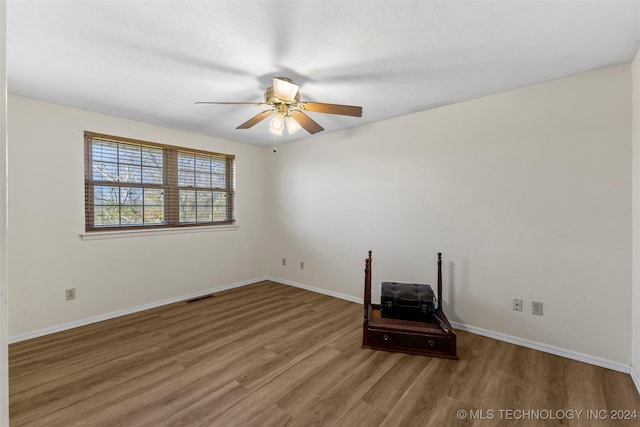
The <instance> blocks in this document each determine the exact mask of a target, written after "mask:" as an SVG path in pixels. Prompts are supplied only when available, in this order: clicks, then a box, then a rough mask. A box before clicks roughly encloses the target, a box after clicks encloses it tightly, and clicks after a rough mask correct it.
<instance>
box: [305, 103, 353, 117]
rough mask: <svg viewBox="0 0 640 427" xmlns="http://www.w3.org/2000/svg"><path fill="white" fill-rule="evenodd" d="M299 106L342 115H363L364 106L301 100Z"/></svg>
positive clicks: (313, 110) (314, 110)
mask: <svg viewBox="0 0 640 427" xmlns="http://www.w3.org/2000/svg"><path fill="white" fill-rule="evenodd" d="M298 107H300V108H302V109H303V110H307V111H312V112H314V113H327V114H339V115H341V116H352V117H362V107H357V106H355V105H340V104H324V103H322V102H299V103H298Z"/></svg>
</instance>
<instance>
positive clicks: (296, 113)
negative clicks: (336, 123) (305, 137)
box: [289, 110, 324, 135]
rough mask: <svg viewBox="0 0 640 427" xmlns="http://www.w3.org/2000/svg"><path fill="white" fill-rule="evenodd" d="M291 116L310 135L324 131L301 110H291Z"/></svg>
mask: <svg viewBox="0 0 640 427" xmlns="http://www.w3.org/2000/svg"><path fill="white" fill-rule="evenodd" d="M289 116H290V117H292V118H293V119H294V120H295V121H296V122H298V123H299V124H300V126H302V127H303V128H304V130H306V131H307V132H309V133H310V134H312V135H313V134H314V133H318V132H321V131H323V130H324V128H323V127H322V126H320V125H319V124H318V123H316V122H315V121H314V120H313V119H312V118H311V117H309V116H307V115H306V114H305V113H303V112H302V111H300V110H290V111H289Z"/></svg>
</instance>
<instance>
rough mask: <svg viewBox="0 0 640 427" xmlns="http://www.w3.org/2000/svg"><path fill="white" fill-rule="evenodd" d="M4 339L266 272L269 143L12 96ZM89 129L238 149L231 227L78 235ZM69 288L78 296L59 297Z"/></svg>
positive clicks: (209, 147) (164, 141) (215, 148)
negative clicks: (117, 236) (87, 238)
mask: <svg viewBox="0 0 640 427" xmlns="http://www.w3.org/2000/svg"><path fill="white" fill-rule="evenodd" d="M8 101H9V104H8V129H9V140H10V142H11V144H10V149H9V163H10V165H11V169H10V175H9V180H10V196H9V197H10V198H9V202H10V205H9V206H10V209H9V220H10V223H11V227H10V230H9V241H10V251H11V257H10V269H9V278H10V283H11V289H10V291H11V305H10V310H9V311H10V313H9V316H10V317H9V335H10V337H15V336H20V335H22V334H28V333H34V331H39V330H43V329H47V328H51V327H56V326H57V325H64V324H67V323H70V322H78V321H81V320H82V319H89V318H94V317H96V316H101V315H105V314H108V313H113V312H117V311H120V310H126V309H129V308H131V307H137V306H141V305H146V304H152V303H154V302H158V301H164V300H167V299H171V298H177V297H180V296H183V295H189V294H192V293H196V292H200V291H203V290H207V289H214V288H219V287H224V286H229V285H233V284H238V283H242V282H246V281H251V280H255V279H259V278H263V277H265V275H266V273H267V270H266V261H265V257H264V253H265V250H266V243H267V240H266V233H265V231H264V230H265V226H266V223H265V213H264V207H265V205H266V199H265V194H266V184H265V182H266V178H267V172H266V168H267V162H266V160H265V155H266V154H268V153H269V151H268V150H266V149H264V148H261V147H257V146H252V145H248V144H240V143H235V142H231V141H225V140H220V139H214V138H209V137H205V136H200V135H194V134H188V133H184V132H179V131H176V130H170V129H165V128H160V127H156V126H151V125H147V124H143V123H139V122H134V121H129V120H124V119H120V118H115V117H109V116H105V115H101V114H97V113H92V112H88V111H82V110H77V109H73V108H68V107H63V106H59V105H55V104H50V103H45V102H40V101H35V100H32V99H27V98H23V97H18V96H12V95H10V96H9V100H8ZM85 130H89V131H93V132H99V133H105V134H110V135H117V136H123V137H128V138H135V139H141V140H146V141H152V142H158V143H162V144H170V145H178V146H184V147H192V148H197V149H202V150H210V151H214V152H222V153H228V154H234V155H235V156H236V171H237V176H236V183H237V198H236V206H237V215H236V218H237V224H238V225H239V229H238V230H235V231H219V232H202V233H185V234H172V235H153V236H144V237H135V238H123V239H109V240H92V241H83V240H81V239H80V237H79V235H80V233H82V232H84V178H83V177H84V172H83V171H84V163H83V162H84V160H83V159H84V157H83V153H84V139H83V132H84V131H85ZM69 287H75V288H76V289H77V299H76V300H75V301H70V302H67V301H65V298H64V295H65V292H64V289H65V288H69Z"/></svg>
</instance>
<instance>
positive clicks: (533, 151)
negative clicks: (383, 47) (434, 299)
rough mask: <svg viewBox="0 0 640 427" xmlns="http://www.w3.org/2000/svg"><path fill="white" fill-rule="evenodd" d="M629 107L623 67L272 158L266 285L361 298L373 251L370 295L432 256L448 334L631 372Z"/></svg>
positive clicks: (431, 274) (325, 138) (424, 271)
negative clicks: (518, 301)
mask: <svg viewBox="0 0 640 427" xmlns="http://www.w3.org/2000/svg"><path fill="white" fill-rule="evenodd" d="M630 93H631V73H630V66H629V65H628V64H627V65H620V66H615V67H611V68H606V69H602V70H598V71H594V72H590V73H586V74H581V75H577V76H573V77H569V78H565V79H561V80H556V81H552V82H548V83H544V84H540V85H536V86H531V87H526V88H522V89H518V90H514V91H510V92H506V93H501V94H498V95H494V96H488V97H485V98H481V99H476V100H473V101H469V102H464V103H460V104H456V105H451V106H447V107H444V108H438V109H433V110H430V111H425V112H421V113H417V114H413V115H410V116H404V117H399V118H396V119H392V120H388V121H385V122H381V123H376V124H372V125H367V126H362V127H358V128H354V129H351V130H348V131H345V132H339V133H332V134H325V135H318V136H316V137H314V138H311V139H309V140H306V141H301V142H295V143H289V144H284V145H282V146H280V147H279V149H278V152H277V153H275V154H272V155H271V156H270V158H271V162H272V177H271V181H272V183H271V191H272V196H271V198H270V216H271V226H270V229H271V234H270V251H269V254H270V256H269V272H270V275H271V276H272V277H275V278H280V279H282V280H284V281H287V282H289V283H292V284H301V285H305V286H309V287H316V288H320V289H322V290H324V291H326V292H329V293H331V292H333V293H339V294H343V295H346V296H348V297H351V298H362V285H363V267H364V264H363V260H364V258H365V256H366V251H367V250H368V249H372V250H373V251H374V262H373V280H374V283H379V282H381V281H385V280H395V281H418V282H423V283H424V282H427V283H432V284H435V279H436V253H437V252H438V251H442V252H443V253H444V278H445V279H444V280H445V296H444V304H445V311H446V312H447V315H448V316H449V318H450V320H453V321H455V322H458V323H461V324H465V325H472V326H474V327H477V328H484V329H487V330H490V331H495V332H498V333H501V334H506V335H510V336H514V337H520V338H522V339H525V340H530V341H533V342H538V343H543V344H546V345H549V346H553V347H557V348H562V349H567V350H569V351H573V352H578V353H582V354H587V355H591V356H595V357H598V358H602V359H605V360H608V361H614V362H616V363H621V364H626V365H627V366H628V365H629V364H630V363H631V360H630V355H631V287H630V285H629V284H630V283H631V162H630V161H629V159H630V156H631V108H630V106H631V97H630ZM364 114H367V110H366V107H365V109H364ZM282 257H287V259H288V261H289V262H288V263H287V265H286V266H282V265H281V258H282ZM299 261H304V262H305V269H304V270H301V269H300V268H299ZM375 292H379V289H377V287H376V290H375ZM378 295H379V293H378V294H376V293H374V299H376V298H378ZM512 297H521V298H523V299H524V303H525V304H524V305H525V311H524V312H522V313H519V312H514V311H512V310H511V300H512ZM532 300H537V301H542V302H543V303H544V316H542V317H538V316H533V315H531V301H532Z"/></svg>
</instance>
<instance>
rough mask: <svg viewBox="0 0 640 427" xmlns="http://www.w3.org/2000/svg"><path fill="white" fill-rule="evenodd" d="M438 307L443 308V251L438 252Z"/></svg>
mask: <svg viewBox="0 0 640 427" xmlns="http://www.w3.org/2000/svg"><path fill="white" fill-rule="evenodd" d="M438 309H440V310H442V252H438Z"/></svg>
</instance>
